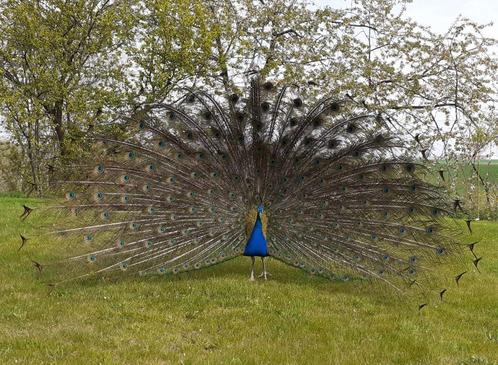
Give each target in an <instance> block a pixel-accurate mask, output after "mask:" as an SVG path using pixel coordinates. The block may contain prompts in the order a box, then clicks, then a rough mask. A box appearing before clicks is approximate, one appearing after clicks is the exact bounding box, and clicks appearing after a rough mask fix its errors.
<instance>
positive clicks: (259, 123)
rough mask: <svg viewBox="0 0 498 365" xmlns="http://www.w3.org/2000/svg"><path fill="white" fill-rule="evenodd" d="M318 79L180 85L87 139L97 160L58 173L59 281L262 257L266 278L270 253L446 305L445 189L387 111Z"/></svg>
mask: <svg viewBox="0 0 498 365" xmlns="http://www.w3.org/2000/svg"><path fill="white" fill-rule="evenodd" d="M315 85H316V84H315ZM314 87H316V86H314V84H311V83H308V85H305V86H299V85H295V84H292V85H278V83H277V82H271V81H264V80H262V79H261V78H260V77H256V78H254V79H252V80H251V82H250V86H249V90H248V92H247V94H246V95H244V94H243V93H241V92H239V93H233V94H229V95H225V94H223V95H219V94H216V95H214V94H210V93H208V92H206V91H204V90H202V89H193V88H185V89H182V91H181V97H180V98H179V99H178V100H176V101H175V102H173V103H170V104H168V103H161V104H155V105H152V106H151V109H153V110H154V113H149V114H143V113H142V114H136V115H134V116H132V117H123V118H122V120H121V126H122V128H121V130H122V131H124V133H114V134H113V133H107V134H105V135H92V136H89V139H91V140H92V142H93V149H92V154H91V156H92V157H91V158H89V159H87V160H86V161H83V162H79V163H75V165H74V166H73V167H72V169H71V175H70V177H68V178H67V179H61V180H59V181H55V182H54V183H55V184H57V185H58V186H63V187H64V191H65V199H64V201H62V202H60V203H59V202H58V203H56V204H55V205H54V206H51V207H49V209H52V210H53V211H54V212H57V213H56V218H55V219H54V222H53V224H52V225H51V226H50V228H51V229H50V233H51V234H52V235H55V236H56V237H58V238H57V239H60V240H61V242H62V243H65V244H67V245H68V246H69V247H70V248H68V251H69V252H70V253H71V255H70V256H69V257H67V258H65V259H64V260H62V261H57V262H53V263H50V264H49V265H56V266H58V267H59V266H60V265H61V264H62V263H64V264H66V265H65V267H67V268H69V269H65V271H63V273H64V280H68V279H74V278H82V277H87V276H90V275H104V274H107V273H111V272H120V271H127V272H133V273H138V274H140V275H147V274H177V273H179V272H184V271H190V270H197V269H202V268H205V267H208V266H212V265H216V264H219V263H221V262H224V261H227V260H230V259H233V258H235V257H238V256H241V255H243V256H247V257H250V258H251V262H252V265H251V273H250V280H252V281H254V280H255V273H254V271H255V262H256V258H258V257H259V258H260V259H261V261H262V264H263V270H262V273H261V275H260V277H262V278H263V279H265V280H266V279H267V278H268V276H269V273H268V272H267V258H268V257H271V258H273V259H276V260H279V261H281V262H283V263H286V264H288V265H292V266H294V267H297V268H300V269H302V270H305V271H307V272H309V273H310V274H312V275H317V276H324V277H327V278H331V279H334V278H345V277H346V278H347V277H351V276H357V277H360V278H365V279H368V280H374V281H377V282H381V283H384V284H386V285H388V286H389V287H392V288H394V289H395V290H399V291H405V290H406V289H409V288H418V289H420V290H422V291H423V292H424V293H426V294H431V293H435V295H436V296H437V297H438V298H439V300H442V299H443V294H444V293H445V292H446V291H447V290H448V288H449V285H452V284H451V282H453V285H455V282H456V284H458V283H459V282H460V280H461V278H462V276H463V275H464V274H465V273H466V272H467V271H463V272H456V273H455V275H456V276H450V278H449V280H446V279H442V280H440V279H441V278H440V275H439V274H438V273H437V272H436V271H435V268H437V267H438V266H440V265H443V264H448V265H449V266H450V267H452V266H451V265H452V264H453V263H454V262H455V261H456V262H457V263H458V264H461V263H462V260H461V258H462V257H463V254H462V252H463V250H464V248H465V244H462V243H461V242H460V241H461V239H460V238H459V234H460V228H459V227H458V225H456V224H454V223H452V221H451V220H450V219H449V217H451V216H452V215H453V214H454V212H455V210H456V209H457V207H455V203H454V202H452V201H451V200H449V199H448V195H447V193H446V192H445V189H444V184H440V183H437V182H434V181H433V180H432V181H431V180H430V179H429V178H428V175H429V171H428V168H427V167H426V166H425V165H424V164H423V163H421V162H420V160H419V159H416V158H414V157H413V156H412V155H411V154H410V153H409V152H408V150H407V148H405V146H406V144H407V142H406V141H405V140H404V139H403V138H399V137H396V136H395V135H393V134H392V133H391V132H390V128H389V116H388V115H384V114H382V113H379V112H376V111H375V109H374V108H369V107H368V106H367V105H366V104H365V103H364V102H358V101H356V100H355V99H354V98H353V97H351V96H349V95H345V96H343V97H337V96H327V95H325V96H314V95H317V94H316V93H314V91H313V88H314ZM306 97H308V99H309V100H312V101H310V102H306ZM417 142H420V141H419V136H417ZM422 162H423V161H422ZM442 178H443V179H444V176H442ZM458 208H460V209H462V208H461V205H460V203H458ZM31 213H32V208H30V207H27V206H25V207H24V213H23V215H22V218H23V219H25V218H26V217H27V216H29V215H30V214H31ZM469 228H470V225H469ZM25 240H27V238H26V237H24V236H22V244H23V245H24V244H25ZM474 244H475V242H474V243H473V244H472V246H471V247H470V245H469V244H467V246H468V247H470V248H471V252H472V254H473V255H474V257H475V259H476V260H477V263H479V260H480V258H478V257H477V255H476V254H475V253H474ZM474 263H475V261H474ZM33 264H34V265H35V266H36V268H37V269H38V270H39V271H40V272H41V271H42V269H43V268H44V267H45V266H46V265H45V264H43V265H42V264H40V263H39V262H38V261H35V260H33ZM475 266H476V268H477V264H476V263H475ZM445 280H446V281H445ZM427 303H428V302H424V303H422V304H420V306H419V309H421V308H423V307H425V306H426V305H427Z"/></svg>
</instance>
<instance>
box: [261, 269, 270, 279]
mask: <svg viewBox="0 0 498 365" xmlns="http://www.w3.org/2000/svg"><path fill="white" fill-rule="evenodd" d="M267 276H271V274H270V273H269V272H268V271H266V272H265V271H263V272H262V273H261V274H259V276H258V278H262V277H264V278H265V280H267Z"/></svg>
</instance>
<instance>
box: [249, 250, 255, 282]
mask: <svg viewBox="0 0 498 365" xmlns="http://www.w3.org/2000/svg"><path fill="white" fill-rule="evenodd" d="M251 261H252V265H251V277H250V278H249V280H250V281H254V263H255V262H256V258H255V257H254V256H251Z"/></svg>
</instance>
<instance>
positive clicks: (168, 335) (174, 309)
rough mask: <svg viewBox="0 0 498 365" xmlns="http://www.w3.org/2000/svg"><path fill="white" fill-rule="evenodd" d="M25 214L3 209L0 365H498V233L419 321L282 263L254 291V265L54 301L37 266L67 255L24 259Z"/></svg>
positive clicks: (389, 298)
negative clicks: (474, 266) (477, 266)
mask: <svg viewBox="0 0 498 365" xmlns="http://www.w3.org/2000/svg"><path fill="white" fill-rule="evenodd" d="M23 202H24V200H22V199H20V198H15V197H3V198H0V309H1V310H0V363H1V364H14V363H19V364H54V363H65V364H99V363H102V364H170V363H173V364H177V363H185V364H314V363H315V364H355V365H357V364H423V365H427V364H445V365H447V364H498V247H497V245H498V224H497V223H493V222H484V221H482V222H476V223H475V224H474V226H473V227H474V230H475V232H474V237H475V238H476V239H477V238H481V239H482V242H481V243H480V244H479V245H478V246H477V247H476V251H478V252H479V253H480V254H482V255H483V256H484V259H483V261H482V274H477V273H476V272H475V270H472V273H469V274H468V276H466V277H464V278H465V279H463V280H462V285H461V288H459V289H456V287H455V288H451V295H448V296H447V300H446V302H445V303H442V304H439V305H437V306H432V307H427V308H424V309H423V310H422V312H421V313H418V311H417V309H416V307H417V305H418V303H417V302H415V301H414V300H413V299H411V298H410V297H398V296H396V295H394V294H393V293H392V294H391V293H381V292H380V290H379V287H378V286H373V285H368V283H365V282H362V281H359V280H358V281H327V280H326V279H323V278H318V277H313V276H310V275H308V274H306V273H304V272H301V271H299V270H297V269H294V268H290V267H287V266H284V265H283V264H280V263H277V262H275V261H270V271H271V272H272V274H273V276H272V277H271V279H270V280H269V281H267V282H264V281H261V280H259V281H257V282H255V283H251V282H249V281H248V280H247V279H248V269H249V260H248V259H246V258H240V259H237V260H233V261H230V262H227V263H224V264H222V265H219V266H215V267H212V268H209V269H206V270H203V271H198V272H192V273H185V274H180V275H177V276H166V277H159V276H152V277H138V276H137V277H125V278H123V279H118V280H102V279H91V280H86V281H82V282H72V283H69V284H66V285H64V286H61V287H58V288H56V289H55V290H53V291H50V290H49V289H47V287H46V286H45V285H43V283H42V281H41V280H40V278H39V277H38V274H37V273H36V270H34V268H33V267H32V266H31V263H30V261H29V258H30V257H33V258H39V259H40V260H42V259H44V258H48V257H50V256H53V254H51V252H53V251H57V250H60V248H57V247H53V246H52V245H51V244H50V243H48V242H43V241H30V242H28V246H27V247H26V249H23V250H22V251H21V252H17V248H18V245H19V239H18V232H19V231H20V230H22V229H24V228H23V227H20V226H19V221H18V215H19V214H20V212H21V211H22V208H21V204H22V203H23ZM28 202H29V204H32V205H37V204H41V203H40V202H39V201H36V200H28ZM34 223H36V222H34ZM469 239H470V238H469ZM448 294H450V292H448Z"/></svg>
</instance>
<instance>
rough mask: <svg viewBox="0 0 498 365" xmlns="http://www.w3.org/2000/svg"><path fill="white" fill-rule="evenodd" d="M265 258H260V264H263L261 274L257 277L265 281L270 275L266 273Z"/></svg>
mask: <svg viewBox="0 0 498 365" xmlns="http://www.w3.org/2000/svg"><path fill="white" fill-rule="evenodd" d="M265 259H266V257H263V256H261V262H262V263H263V272H262V273H261V274H260V275H259V277H264V278H265V280H266V279H267V276H268V275H271V274H270V273H269V272H267V271H266V260H265Z"/></svg>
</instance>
